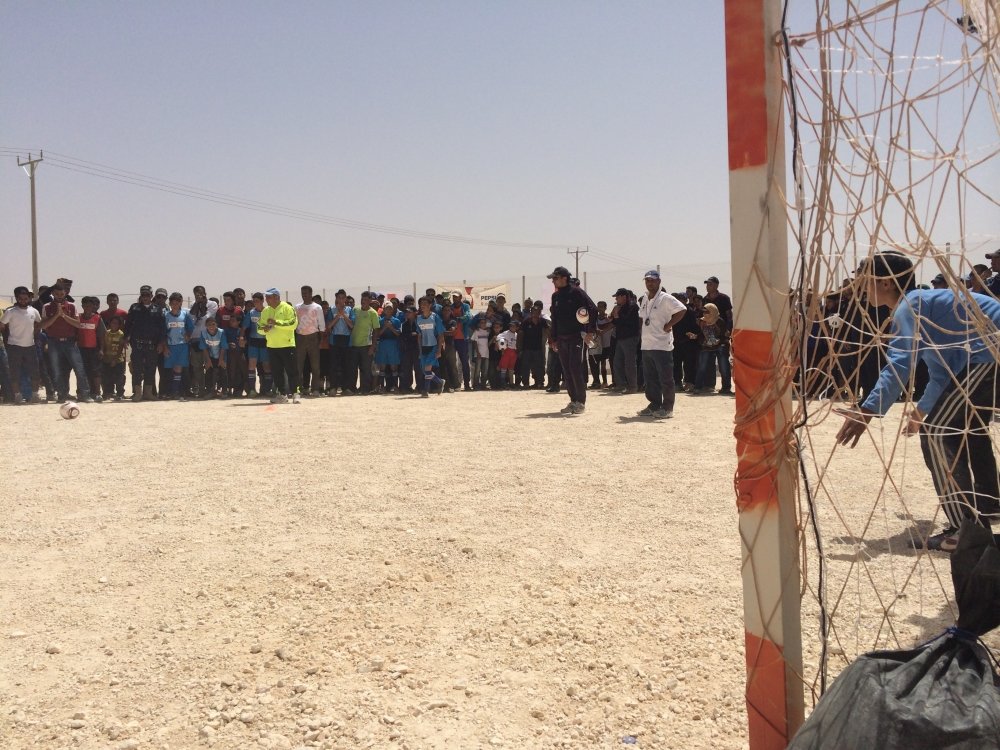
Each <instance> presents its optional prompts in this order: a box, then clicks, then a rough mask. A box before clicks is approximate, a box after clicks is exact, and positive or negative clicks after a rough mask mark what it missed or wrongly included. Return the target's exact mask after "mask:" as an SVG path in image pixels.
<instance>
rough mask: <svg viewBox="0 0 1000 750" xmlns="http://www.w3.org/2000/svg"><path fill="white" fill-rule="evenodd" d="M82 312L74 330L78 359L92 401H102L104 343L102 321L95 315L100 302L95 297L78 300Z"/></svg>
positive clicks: (104, 331) (104, 330)
mask: <svg viewBox="0 0 1000 750" xmlns="http://www.w3.org/2000/svg"><path fill="white" fill-rule="evenodd" d="M80 304H81V305H83V312H82V313H80V319H79V323H80V326H79V328H77V329H76V343H77V346H79V347H80V357H81V358H82V359H83V369H84V372H86V373H87V386H88V387H89V388H90V393H91V395H92V396H93V399H94V401H97V402H100V401H103V397H102V396H101V345H102V344H103V343H104V334H105V333H106V332H107V330H106V329H105V327H104V320H102V319H101V316H100V315H98V314H97V308H99V307H100V306H101V301H100V300H99V299H97V297H90V296H87V297H84V298H83V299H82V300H80Z"/></svg>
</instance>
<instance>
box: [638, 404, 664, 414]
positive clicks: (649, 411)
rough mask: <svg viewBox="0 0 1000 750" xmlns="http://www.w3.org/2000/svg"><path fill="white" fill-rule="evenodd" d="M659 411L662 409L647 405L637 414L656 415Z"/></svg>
mask: <svg viewBox="0 0 1000 750" xmlns="http://www.w3.org/2000/svg"><path fill="white" fill-rule="evenodd" d="M658 411H660V410H659V409H654V408H653V407H652V406H647V407H646V408H645V409H642V410H641V411H639V412H638V414H637V416H640V417H655V416H656V413H657V412H658Z"/></svg>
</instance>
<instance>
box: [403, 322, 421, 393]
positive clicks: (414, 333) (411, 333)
mask: <svg viewBox="0 0 1000 750" xmlns="http://www.w3.org/2000/svg"><path fill="white" fill-rule="evenodd" d="M423 377H424V375H423V372H422V371H421V369H420V329H419V328H417V308H416V307H414V306H413V305H409V306H407V307H405V308H404V309H403V319H402V322H401V323H400V326H399V392H400V393H413V389H414V386H416V388H417V389H418V390H419V389H420V388H421V387H422V385H423Z"/></svg>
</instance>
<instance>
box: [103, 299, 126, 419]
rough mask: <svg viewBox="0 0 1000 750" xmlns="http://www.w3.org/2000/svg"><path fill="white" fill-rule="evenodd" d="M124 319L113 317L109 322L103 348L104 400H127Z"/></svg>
mask: <svg viewBox="0 0 1000 750" xmlns="http://www.w3.org/2000/svg"><path fill="white" fill-rule="evenodd" d="M124 322H125V321H124V319H123V318H120V317H118V316H117V315H115V316H113V317H112V318H111V320H110V321H109V322H108V330H107V331H106V332H105V334H104V343H103V345H102V347H101V383H102V384H103V386H104V398H105V399H113V400H115V401H124V400H125V331H124V330H123V329H122V326H123V325H124Z"/></svg>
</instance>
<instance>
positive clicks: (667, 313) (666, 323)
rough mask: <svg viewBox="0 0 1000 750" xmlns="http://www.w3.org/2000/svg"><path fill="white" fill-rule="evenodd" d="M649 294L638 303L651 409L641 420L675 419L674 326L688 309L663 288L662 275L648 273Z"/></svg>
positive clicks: (643, 365)
mask: <svg viewBox="0 0 1000 750" xmlns="http://www.w3.org/2000/svg"><path fill="white" fill-rule="evenodd" d="M643 281H644V282H645V284H646V294H645V296H643V298H642V300H641V301H640V303H639V319H640V320H641V321H642V328H641V330H642V375H643V378H644V379H645V381H646V398H647V399H648V400H649V405H648V406H647V407H646V408H645V409H643V410H642V411H640V412H639V416H640V417H654V418H656V419H670V418H671V417H672V416H674V398H675V395H674V360H673V352H674V332H673V328H674V324H675V323H677V322H678V321H679V320H681V318H683V317H684V313H685V312H686V311H687V307H685V306H684V303H683V302H681V301H680V300H678V299H677V298H676V297H674V295H672V294H667V293H666V292H665V291H663V290H662V289H661V288H660V272H659V271H647V272H646V276H645V277H644V279H643Z"/></svg>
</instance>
